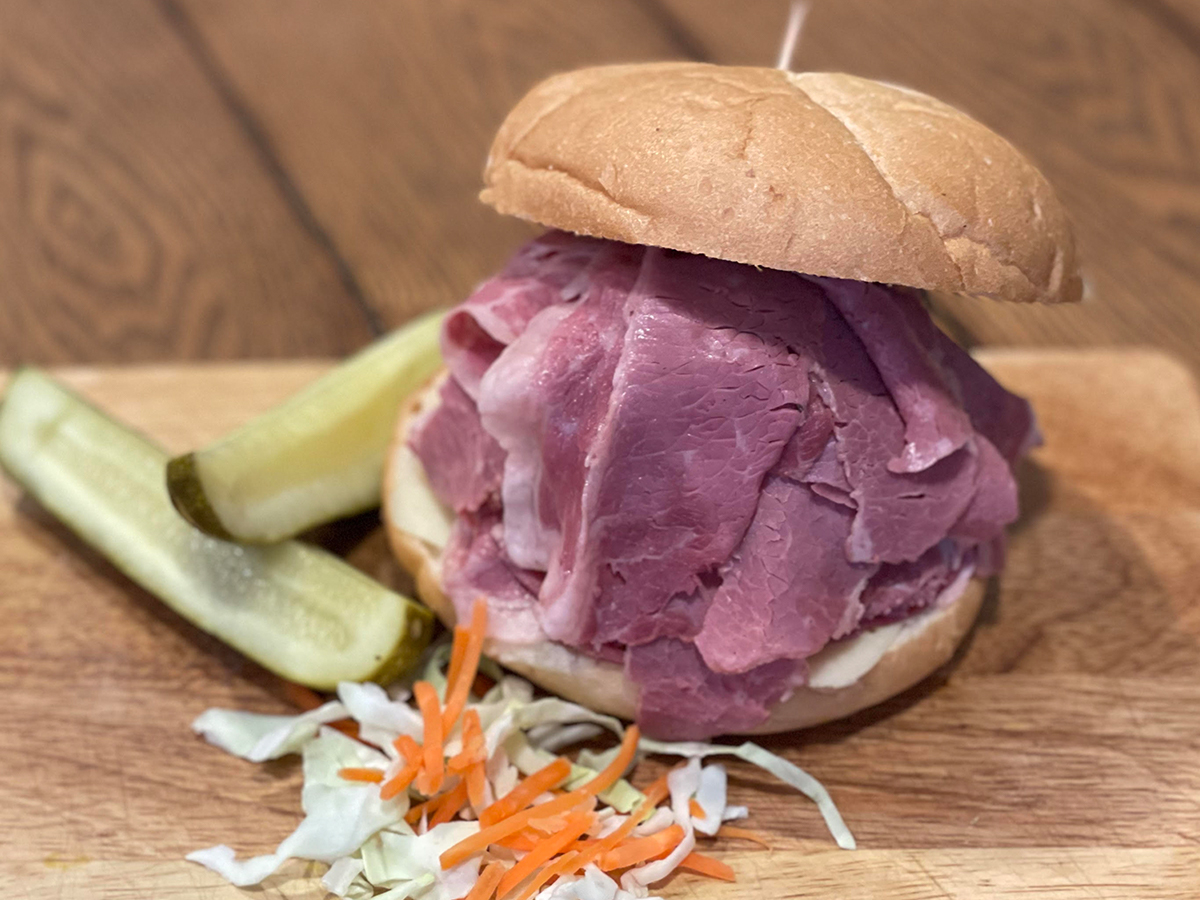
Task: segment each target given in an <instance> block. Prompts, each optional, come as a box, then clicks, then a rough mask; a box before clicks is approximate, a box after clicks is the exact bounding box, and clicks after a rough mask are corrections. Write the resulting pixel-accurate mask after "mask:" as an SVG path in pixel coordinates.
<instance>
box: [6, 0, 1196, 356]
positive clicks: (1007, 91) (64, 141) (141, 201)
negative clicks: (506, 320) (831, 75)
mask: <svg viewBox="0 0 1200 900" xmlns="http://www.w3.org/2000/svg"><path fill="white" fill-rule="evenodd" d="M785 15H786V2H785V0H741V2H738V3H727V2H724V0H611V2H606V3H595V2H587V0H522V2H520V3H510V2H505V0H473V2H467V0H446V2H437V3H430V2H427V0H359V2H356V3H353V4H341V3H325V2H321V0H124V2H122V3H119V4H103V5H99V4H95V3H90V2H88V0H11V2H6V3H4V4H2V5H0V364H13V363H17V362H23V361H36V362H59V363H61V362H100V361H133V360H173V359H175V360H178V359H205V358H228V357H265V356H315V355H329V354H336V353H340V352H343V351H345V350H346V349H349V348H351V347H354V346H358V345H361V344H362V343H364V342H365V341H366V340H367V339H368V338H369V337H370V335H371V334H373V333H375V332H377V331H378V330H380V329H381V328H384V327H388V326H392V325H396V324H398V323H400V322H402V321H403V320H405V319H406V318H408V317H409V316H410V315H412V313H413V312H415V311H417V310H420V309H425V308H427V307H430V306H434V305H438V304H445V303H450V302H454V301H456V300H458V299H461V298H462V297H463V296H464V295H465V293H466V292H467V291H469V290H470V288H471V287H472V286H473V285H474V284H475V283H476V282H477V281H478V280H479V279H481V278H482V277H484V276H486V275H487V274H488V273H489V272H491V271H493V270H494V269H495V268H496V267H497V265H498V264H499V263H500V262H501V261H502V260H503V259H504V258H505V257H506V255H507V254H509V253H510V252H511V251H512V250H513V248H514V247H515V246H516V244H517V243H518V242H519V241H520V240H521V239H522V238H523V237H524V236H525V235H527V234H528V233H529V229H528V228H527V227H526V226H523V225H521V224H520V223H517V222H514V221H511V220H505V219H502V218H500V217H499V216H496V215H495V214H493V213H492V212H491V211H489V210H487V209H486V208H484V207H482V206H481V205H480V204H479V203H478V202H477V201H476V197H475V195H476V192H477V190H478V187H479V171H480V169H481V166H482V161H483V159H484V155H485V153H486V150H487V145H488V143H489V141H490V138H491V134H492V132H493V130H494V129H495V127H496V125H497V124H498V123H499V121H500V120H501V118H502V117H503V115H504V113H505V111H506V110H507V109H508V108H509V107H510V106H511V105H512V103H513V102H515V100H516V99H517V98H518V97H520V96H521V94H522V93H523V92H524V91H525V90H527V89H528V88H529V87H530V86H531V85H532V84H533V83H534V82H535V81H537V80H538V79H539V78H541V77H543V76H544V75H546V74H548V73H550V72H553V71H557V70H561V69H565V68H571V67H574V66H579V65H586V64H593V63H603V62H614V61H628V60H644V59H660V58H695V59H705V60H710V61H714V62H719V63H737V64H745V63H752V64H763V65H770V64H772V63H773V61H774V59H775V55H776V49H777V45H778V42H779V38H780V35H781V31H782V26H783V22H784V18H785ZM795 66H796V67H797V68H801V69H838V70H844V71H850V72H855V73H859V74H863V75H869V76H873V77H878V78H885V79H889V80H893V81H897V82H902V83H906V84H910V85H912V86H914V87H916V88H919V89H921V90H925V91H928V92H930V93H932V94H935V95H937V96H939V97H942V98H944V99H946V100H948V101H950V102H951V103H954V104H956V105H958V106H960V107H962V108H963V109H965V110H967V111H969V112H971V113H972V114H974V115H976V116H977V117H979V118H980V119H982V120H983V121H984V122H986V123H988V124H989V125H991V126H993V127H995V128H996V129H998V130H999V131H1001V132H1002V133H1004V134H1005V135H1007V136H1009V137H1010V138H1011V139H1012V140H1013V141H1014V142H1015V143H1016V144H1017V145H1018V146H1020V147H1021V148H1022V149H1024V150H1025V151H1026V152H1027V153H1028V154H1029V155H1030V156H1031V157H1032V158H1033V159H1034V161H1035V162H1037V164H1038V165H1039V166H1041V167H1042V168H1043V169H1044V170H1045V171H1046V173H1047V175H1048V176H1049V177H1050V179H1051V181H1052V182H1053V183H1054V184H1055V185H1056V186H1057V188H1058V190H1059V191H1060V193H1061V194H1062V196H1063V199H1064V201H1065V203H1066V205H1067V208H1068V210H1069V211H1070V212H1071V214H1072V216H1073V217H1074V220H1075V222H1076V224H1077V227H1078V232H1079V237H1080V244H1081V247H1082V251H1083V258H1084V262H1085V266H1086V272H1087V277H1088V282H1089V285H1090V287H1091V295H1090V299H1089V302H1087V303H1086V304H1084V305H1083V306H1081V307H1079V308H1077V309H1053V310H1048V309H1047V310H1041V309H1027V308H1019V309H1018V308H1011V307H1008V306H1003V305H1000V304H996V303H987V302H976V301H950V302H948V303H947V304H946V306H945V309H944V312H945V314H946V316H947V317H948V320H949V321H950V322H951V323H952V325H953V326H954V329H955V331H956V333H957V334H958V335H959V336H960V337H961V338H963V339H964V340H966V341H967V342H969V343H981V344H1038V345H1061V344H1071V345H1084V346H1094V345H1109V344H1148V345H1152V346H1157V347H1161V348H1166V349H1169V350H1171V351H1172V352H1173V353H1175V354H1176V355H1177V356H1179V357H1180V358H1182V359H1183V360H1184V361H1185V362H1187V363H1188V364H1189V365H1191V366H1192V367H1193V368H1194V369H1196V370H1197V371H1200V153H1198V152H1197V147H1198V146H1200V90H1197V88H1196V86H1197V85H1198V84H1200V2H1197V0H1058V2H1055V3H1045V2H1041V0H963V2H956V3H943V2H938V0H837V2H833V0H818V2H817V3H816V5H815V7H814V11H813V12H812V14H811V15H810V17H809V20H808V23H807V25H806V30H805V34H804V37H803V40H802V43H801V46H800V49H799V52H798V53H797V55H796V58H795Z"/></svg>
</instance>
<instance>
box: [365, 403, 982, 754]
mask: <svg viewBox="0 0 1200 900" xmlns="http://www.w3.org/2000/svg"><path fill="white" fill-rule="evenodd" d="M439 382H440V379H435V380H434V381H433V382H431V383H430V385H429V386H428V387H427V388H426V389H425V390H423V391H421V392H419V393H418V394H417V395H416V396H415V397H413V398H412V399H410V400H409V402H408V403H407V404H406V405H405V407H404V409H403V410H402V411H401V414H400V418H399V421H398V422H397V428H396V434H395V437H394V438H393V443H392V447H391V450H390V451H389V453H388V459H387V462H386V467H385V472H384V487H383V522H384V526H385V528H386V531H387V537H388V542H389V544H390V545H391V547H392V550H393V552H394V553H395V555H396V558H397V559H398V560H399V561H400V564H401V565H402V566H404V568H405V569H407V570H408V571H409V573H410V574H411V575H412V576H413V579H414V581H415V582H416V586H417V593H418V595H419V596H420V598H421V600H422V601H423V602H424V603H425V604H426V605H427V606H429V607H430V608H431V609H432V610H433V611H434V612H435V613H436V614H437V616H438V618H439V619H441V620H442V622H443V623H444V624H445V625H446V626H447V627H451V626H453V625H454V624H455V619H456V616H455V611H454V605H453V604H452V603H451V602H450V600H449V598H448V597H447V596H446V594H445V592H444V591H443V590H442V583H441V550H440V548H439V547H437V546H436V545H434V544H433V543H431V542H430V541H428V540H426V539H424V538H421V537H418V536H417V535H416V534H415V533H414V530H422V531H426V532H427V531H429V530H430V529H428V528H427V527H426V523H421V524H420V525H410V524H409V523H410V522H411V521H413V520H412V519H411V518H409V517H410V516H411V512H410V510H412V509H413V508H414V506H419V507H421V508H425V506H426V504H425V499H426V498H425V497H424V496H421V497H420V498H419V500H420V502H419V503H414V497H415V496H416V495H418V494H420V493H421V492H425V493H428V492H429V486H428V482H427V481H426V480H425V478H424V475H423V473H422V472H421V471H420V464H419V463H417V464H416V467H415V468H414V465H413V463H414V462H415V461H416V456H415V454H413V452H412V451H411V450H410V449H409V448H408V446H407V443H406V441H407V435H408V430H409V427H410V426H411V424H412V422H413V421H414V419H415V418H416V417H417V416H418V415H420V414H421V413H423V412H424V411H426V410H428V409H429V408H430V404H431V403H436V402H437V392H436V386H437V384H438V383H439ZM435 502H436V501H435ZM441 515H443V516H444V517H445V520H446V521H449V520H450V519H452V518H453V515H452V513H451V512H450V511H449V510H446V509H445V508H444V507H443V508H442V509H441ZM440 528H441V524H440V523H439V525H438V527H437V529H434V530H438V529H440ZM983 595H984V591H983V583H982V582H981V581H979V580H978V579H971V580H970V581H969V582H968V583H967V585H966V587H965V589H964V590H963V593H962V595H961V596H960V597H959V598H958V599H957V600H955V601H954V602H953V603H950V604H949V605H948V606H944V607H940V608H936V609H931V610H927V611H926V612H923V613H920V614H918V615H917V616H915V617H913V618H912V619H909V620H907V621H906V622H902V623H897V624H896V625H890V626H886V627H885V628H883V629H879V630H878V631H877V632H872V633H871V634H870V635H863V636H859V637H857V638H852V639H851V640H849V641H845V642H842V643H841V644H840V645H839V646H838V648H837V651H836V652H837V653H838V654H841V655H842V656H843V659H842V661H840V662H838V661H835V660H833V659H832V656H833V654H831V653H829V652H828V651H822V653H821V654H818V655H817V656H816V657H813V658H812V660H810V672H811V674H812V675H813V678H812V680H813V681H814V682H816V681H823V682H824V683H826V684H828V685H829V686H827V687H813V686H805V687H801V688H798V689H796V690H795V691H794V692H793V693H792V694H791V695H790V696H789V697H787V698H786V699H785V700H783V701H782V702H781V703H779V704H778V705H777V706H776V707H775V708H774V709H773V710H772V712H771V715H770V718H768V719H767V721H766V722H764V723H763V724H762V725H759V726H758V727H757V728H755V729H753V730H752V731H749V732H747V733H748V734H769V733H774V732H780V731H791V730H793V729H796V728H805V727H808V726H810V725H817V724H820V723H822V722H829V721H832V720H834V719H840V718H843V717H845V716H848V715H851V714H852V713H855V712H858V711H859V710H862V709H866V708H867V707H868V706H874V705H875V704H876V703H880V702H882V701H884V700H886V699H888V698H889V697H892V696H895V695H896V694H898V693H900V692H901V691H903V690H906V689H907V688H909V687H911V686H912V685H914V684H916V683H917V682H919V681H921V680H922V679H923V678H925V677H926V676H928V675H930V674H932V673H933V672H934V671H936V670H937V669H938V668H940V667H941V666H943V665H944V664H945V663H946V662H948V661H949V660H950V658H951V657H952V656H953V655H954V651H955V649H956V648H957V647H958V645H959V644H960V643H961V642H962V640H963V638H964V637H966V635H967V633H968V632H969V631H970V630H971V626H972V624H973V623H974V622H975V618H976V616H977V615H978V613H979V608H980V606H981V605H982V602H983ZM872 635H873V636H874V637H872ZM881 638H882V640H880V639H881ZM484 652H485V653H486V654H487V655H488V656H490V657H491V658H492V659H494V660H496V661H497V662H498V663H500V664H501V665H503V666H505V667H506V668H509V669H511V670H512V671H514V672H516V673H517V674H519V675H522V676H524V677H525V678H528V679H529V680H530V681H532V682H534V683H535V684H537V685H539V686H541V687H542V688H545V689H546V690H547V691H550V692H551V693H554V694H558V695H559V696H561V697H565V698H566V699H568V700H572V701H574V702H576V703H579V704H582V705H583V706H586V707H589V708H590V709H594V710H596V711H598V712H604V713H608V714H610V715H615V716H619V717H621V718H625V719H633V718H635V717H636V713H637V699H638V688H637V685H636V684H634V683H633V682H631V681H630V680H629V679H627V678H626V677H625V672H624V670H623V668H622V667H621V666H619V665H616V664H615V663H611V662H607V661H604V660H598V659H595V658H593V657H591V656H587V655H586V654H583V653H580V652H579V651H577V650H574V649H572V648H570V647H567V646H565V645H563V644H557V643H553V642H549V641H543V642H540V643H536V644H513V643H507V642H502V641H496V640H493V639H488V640H487V641H486V642H485V644H484ZM856 653H857V654H858V655H859V656H860V659H859V662H858V664H857V666H856V665H855V664H854V663H847V662H846V661H845V658H844V657H845V656H846V655H853V654H856ZM823 657H824V658H823ZM863 657H865V662H864V661H863ZM864 666H865V671H862V672H861V673H860V672H859V671H858V669H861V668H864ZM818 671H819V672H821V678H819V679H818V678H817V677H816V673H817V672H818Z"/></svg>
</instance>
